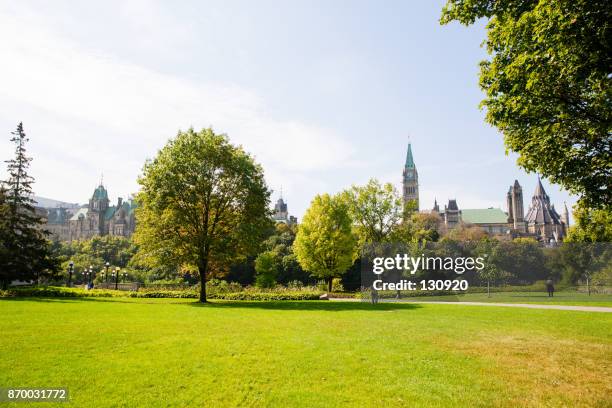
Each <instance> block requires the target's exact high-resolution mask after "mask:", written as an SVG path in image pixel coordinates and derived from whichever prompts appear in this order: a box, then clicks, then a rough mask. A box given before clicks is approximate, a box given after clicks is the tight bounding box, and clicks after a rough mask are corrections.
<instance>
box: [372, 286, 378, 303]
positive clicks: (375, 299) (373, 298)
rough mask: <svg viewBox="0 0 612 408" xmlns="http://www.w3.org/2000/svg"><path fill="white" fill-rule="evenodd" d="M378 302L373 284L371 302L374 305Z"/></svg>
mask: <svg viewBox="0 0 612 408" xmlns="http://www.w3.org/2000/svg"><path fill="white" fill-rule="evenodd" d="M377 303H378V291H377V290H376V288H374V286H372V304H373V305H375V304H377Z"/></svg>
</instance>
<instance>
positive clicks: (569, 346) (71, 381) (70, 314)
mask: <svg viewBox="0 0 612 408" xmlns="http://www.w3.org/2000/svg"><path fill="white" fill-rule="evenodd" d="M0 356H1V358H0V387H8V386H16V387H49V386H54V387H57V386H68V387H69V390H70V395H71V399H72V404H70V405H67V404H61V403H60V404H56V405H58V406H60V407H66V406H76V407H107V406H117V407H119V406H128V407H133V406H142V407H191V406H193V407H204V406H206V407H219V406H282V407H294V406H304V407H318V406H321V407H323V406H355V407H367V406H375V407H383V406H410V407H419V406H441V407H448V406H458V407H478V406H503V407H516V406H538V407H539V406H571V407H577V406H584V407H587V406H588V407H597V406H600V407H609V406H611V405H612V382H611V380H610V378H612V314H608V313H591V312H574V311H557V310H531V309H516V308H501V307H465V308H464V307H461V308H460V307H457V306H454V305H444V304H439V305H438V304H424V305H418V304H379V305H378V307H373V306H372V305H369V304H366V303H361V302H323V301H322V302H319V301H307V302H278V303H273V302H269V303H264V302H262V303H247V302H243V303H239V302H235V303H228V302H225V303H223V302H218V303H214V304H210V305H205V306H202V305H198V304H197V303H194V302H193V301H192V300H178V299H129V298H112V299H106V298H88V299H67V298H64V299H31V298H30V299H19V298H17V299H15V298H13V299H1V300H0ZM14 406H17V407H19V406H26V405H25V404H23V403H21V404H14ZM36 406H50V404H40V405H36Z"/></svg>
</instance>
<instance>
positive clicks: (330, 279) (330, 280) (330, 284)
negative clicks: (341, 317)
mask: <svg viewBox="0 0 612 408" xmlns="http://www.w3.org/2000/svg"><path fill="white" fill-rule="evenodd" d="M333 280H334V278H332V277H331V276H330V277H329V279H328V280H327V291H328V292H329V293H331V291H332V281H333Z"/></svg>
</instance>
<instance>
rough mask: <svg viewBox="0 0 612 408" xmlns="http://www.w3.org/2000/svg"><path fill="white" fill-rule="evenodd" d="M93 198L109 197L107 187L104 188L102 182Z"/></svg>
mask: <svg viewBox="0 0 612 408" xmlns="http://www.w3.org/2000/svg"><path fill="white" fill-rule="evenodd" d="M93 199H94V200H104V199H108V193H107V192H106V189H105V188H104V186H103V185H102V184H100V185H99V186H98V188H96V189H95V190H94V193H93Z"/></svg>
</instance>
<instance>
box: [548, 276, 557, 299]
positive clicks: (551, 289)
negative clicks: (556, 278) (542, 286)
mask: <svg viewBox="0 0 612 408" xmlns="http://www.w3.org/2000/svg"><path fill="white" fill-rule="evenodd" d="M546 290H547V291H548V297H553V295H554V294H555V287H554V285H553V281H552V279H548V280H547V281H546Z"/></svg>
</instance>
